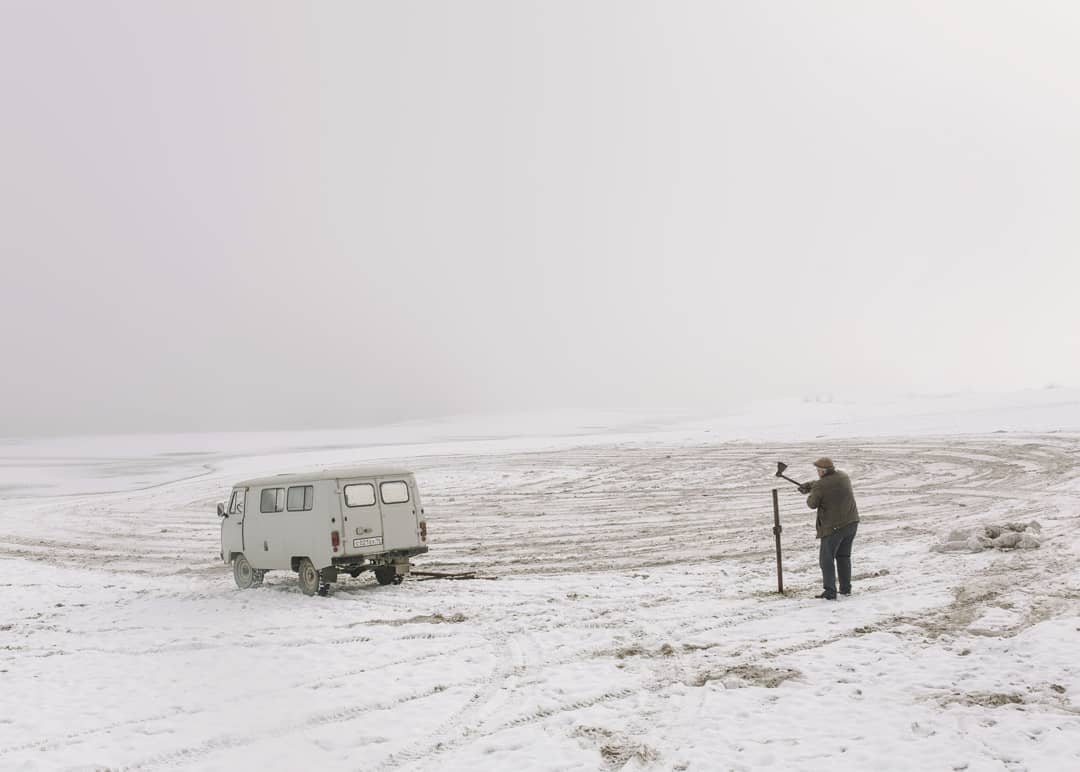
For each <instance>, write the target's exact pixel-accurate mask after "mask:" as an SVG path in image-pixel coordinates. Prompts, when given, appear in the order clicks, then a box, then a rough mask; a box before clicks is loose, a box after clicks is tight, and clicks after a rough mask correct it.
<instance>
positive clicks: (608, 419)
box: [0, 389, 1080, 498]
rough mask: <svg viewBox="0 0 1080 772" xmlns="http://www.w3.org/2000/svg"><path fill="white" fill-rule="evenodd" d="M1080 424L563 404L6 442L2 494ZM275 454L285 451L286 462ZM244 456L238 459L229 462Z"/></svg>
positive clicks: (954, 408)
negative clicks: (571, 449) (302, 425)
mask: <svg viewBox="0 0 1080 772" xmlns="http://www.w3.org/2000/svg"><path fill="white" fill-rule="evenodd" d="M997 431H1004V432H1053V431H1066V432H1071V431H1080V390H1078V389H1046V390H1041V391H1023V392H1013V393H1007V394H950V395H943V396H917V397H905V398H896V399H889V400H881V399H879V400H841V399H837V400H832V401H818V400H798V399H788V400H771V401H761V402H755V403H750V404H747V405H745V406H743V407H742V408H740V409H736V410H731V411H729V412H727V413H725V414H721V415H716V414H712V415H702V414H693V413H691V412H688V411H684V410H653V411H648V410H555V411H544V412H534V413H520V414H501V415H490V416H461V417H453V418H445V419H440V420H430V421H412V422H407V423H399V424H392V425H387V426H378V427H371V428H365V429H340V430H322V431H298V432H230V433H224V432H217V433H205V434H143V435H112V436H92V437H90V436H87V437H59V438H37V439H8V440H0V497H6V498H10V497H21V496H25V495H42V494H54V495H55V494H63V493H92V492H103V491H110V490H119V489H131V488H135V487H147V486H151V485H155V484H158V483H160V482H165V481H167V480H169V479H174V478H173V476H174V475H175V474H176V473H177V471H178V470H181V471H183V472H184V473H185V474H188V475H192V476H194V475H198V474H204V473H206V472H207V471H208V470H210V469H221V468H222V467H223V466H226V467H228V468H229V470H230V472H235V473H238V474H243V473H246V472H247V470H248V468H249V467H250V468H251V469H252V470H254V471H257V472H260V473H261V472H263V471H265V469H266V468H269V467H274V466H275V465H277V464H278V463H279V461H280V463H284V461H285V457H288V463H289V464H296V463H304V464H326V463H356V462H363V461H369V460H389V459H394V458H403V457H415V456H421V455H438V454H443V453H455V452H458V453H459V452H461V450H462V448H467V449H468V451H469V452H470V453H489V452H511V451H513V450H514V449H515V448H518V447H522V448H525V447H527V448H530V449H533V450H543V449H556V448H561V447H566V446H567V445H571V444H592V443H606V442H623V441H626V442H655V441H657V440H663V441H669V442H672V443H682V442H694V443H697V442H701V441H709V442H726V441H735V440H742V441H786V442H799V441H807V440H813V439H817V438H822V437H830V438H852V437H884V436H897V437H907V436H934V435H953V434H986V433H990V432H997ZM272 457H282V458H281V459H278V460H275V459H274V458H272ZM230 460H233V461H230Z"/></svg>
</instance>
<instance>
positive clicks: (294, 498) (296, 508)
mask: <svg viewBox="0 0 1080 772" xmlns="http://www.w3.org/2000/svg"><path fill="white" fill-rule="evenodd" d="M314 494H315V487H314V486H312V485H298V486H296V487H295V488H289V497H288V501H289V511H290V512H307V511H308V510H309V509H311V502H312V499H313V498H314Z"/></svg>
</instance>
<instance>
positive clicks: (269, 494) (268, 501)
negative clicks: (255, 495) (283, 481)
mask: <svg viewBox="0 0 1080 772" xmlns="http://www.w3.org/2000/svg"><path fill="white" fill-rule="evenodd" d="M284 509H285V489H284V488H263V492H262V495H261V496H260V497H259V511H260V512H281V511H282V510H284Z"/></svg>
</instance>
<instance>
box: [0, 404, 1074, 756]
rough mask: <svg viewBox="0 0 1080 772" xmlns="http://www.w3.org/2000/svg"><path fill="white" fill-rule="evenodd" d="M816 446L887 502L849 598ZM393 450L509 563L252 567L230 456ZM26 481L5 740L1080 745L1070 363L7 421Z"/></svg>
mask: <svg viewBox="0 0 1080 772" xmlns="http://www.w3.org/2000/svg"><path fill="white" fill-rule="evenodd" d="M822 454H828V455H830V456H832V457H833V458H834V459H835V460H836V461H837V463H838V465H839V466H840V467H841V468H843V469H845V470H847V471H848V472H850V474H851V476H852V478H853V481H854V483H855V490H856V494H857V496H858V499H859V505H860V510H861V512H862V514H863V522H862V525H861V526H860V530H859V535H858V538H857V539H856V543H855V554H854V568H855V582H854V593H853V594H852V595H851V596H850V597H848V598H841V600H839V601H837V602H827V601H819V600H816V599H814V598H813V596H814V595H815V594H816V593H817V592H819V591H820V587H819V581H820V573H819V571H818V568H817V552H816V547H817V544H816V540H815V539H814V533H813V527H812V526H813V513H812V512H811V511H810V510H808V509H806V507H805V505H804V503H803V499H802V497H800V496H798V495H797V494H796V493H795V492H794V488H793V487H792V486H790V485H788V484H787V483H784V482H783V481H778V480H776V478H775V477H773V476H772V473H773V471H774V470H775V468H776V462H777V461H780V460H783V461H786V462H787V463H789V464H791V468H790V470H789V472H788V474H789V475H792V476H795V477H798V478H800V479H806V478H809V477H810V476H811V466H810V463H811V461H812V460H813V459H814V458H816V457H817V456H819V455H822ZM390 459H392V460H393V461H394V462H395V463H400V464H404V465H407V466H409V467H411V468H413V469H414V470H415V471H416V473H417V477H418V480H419V482H420V485H421V487H422V491H423V493H424V494H425V497H426V501H425V508H426V510H427V514H428V523H429V532H430V542H431V545H432V549H431V552H430V553H429V554H428V555H426V556H424V557H422V558H420V559H417V560H416V561H415V565H416V566H417V567H418V568H428V569H433V570H443V569H446V570H455V571H456V570H475V571H477V572H478V574H479V575H480V576H482V577H491V578H493V580H491V581H485V580H483V579H478V580H475V581H417V580H416V579H409V580H407V581H406V582H405V583H404V584H402V585H401V586H396V587H395V586H389V587H380V586H378V585H377V584H376V583H375V581H374V579H373V578H369V577H368V576H367V575H364V576H362V577H361V578H359V579H349V578H347V577H346V578H345V580H344V581H343V582H341V583H339V584H338V585H336V586H335V587H334V590H333V592H332V593H331V595H330V596H329V597H325V598H324V597H306V596H304V595H302V594H301V593H300V591H299V589H298V588H297V585H296V579H295V577H294V576H292V575H288V574H284V573H278V574H275V573H271V574H269V575H268V576H267V580H266V584H265V585H264V586H263V587H262V588H259V589H256V590H248V591H240V590H237V589H236V587H235V586H234V584H233V581H232V577H231V573H230V571H229V569H228V567H226V566H225V565H222V564H221V563H220V562H219V561H218V519H217V517H216V516H215V514H214V505H215V504H216V502H217V501H220V500H222V499H224V498H225V497H226V495H227V492H228V489H229V486H230V484H231V483H232V482H233V481H234V480H237V479H242V478H244V477H250V476H253V475H254V474H262V473H273V472H279V471H284V470H288V469H291V468H295V467H307V466H312V465H317V464H328V465H333V464H340V463H346V462H365V461H374V460H390ZM774 487H779V488H780V501H781V517H782V520H783V523H784V532H783V545H784V577H785V585H786V588H787V592H786V593H785V594H784V595H780V594H778V593H777V592H776V576H775V569H776V566H775V553H774V539H773V534H772V519H773V515H772V500H771V493H770V491H771V489H772V488H774ZM0 496H2V499H0V769H5V770H7V769H14V770H55V769H87V770H89V769H100V768H123V769H127V768H130V769H162V768H182V769H220V770H226V769H229V770H235V769H265V770H295V769H325V770H352V769H373V768H378V769H424V770H446V769H492V770H502V769H516V770H530V769H545V770H556V769H558V770H564V769H582V770H594V769H631V770H632V769H665V770H668V769H670V770H682V769H689V770H725V769H752V770H756V769H768V768H771V769H777V770H794V769H808V770H814V769H830V770H844V769H847V770H867V769H878V770H884V769H897V770H909V769H919V770H938V769H941V770H951V769H966V770H998V769H1015V770H1019V769H1029V770H1064V769H1078V768H1080V657H1078V656H1077V652H1078V651H1080V528H1078V526H1080V394H1078V393H1077V392H1074V391H1068V390H1047V391H1042V392H1029V393H1025V394H1018V395H1001V396H998V397H975V396H970V395H955V396H950V397H940V398H936V399H920V400H915V399H913V400H901V401H896V402H892V403H881V404H876V405H875V404H866V403H857V404H847V403H843V402H817V401H805V402H792V403H786V404H772V405H767V406H766V405H762V406H752V407H749V408H747V410H745V411H741V412H735V413H732V414H729V415H726V416H720V417H711V418H702V417H699V416H693V415H689V414H675V413H668V414H654V415H643V414H631V413H615V412H611V413H606V414H603V415H599V416H597V415H584V414H557V415H548V416H541V417H539V418H537V417H533V418H530V419H528V420H526V419H525V418H522V417H506V418H505V420H501V421H499V422H494V423H492V422H487V423H478V422H475V421H468V420H465V419H461V420H458V421H448V422H437V423H430V424H414V425H409V426H399V427H388V428H384V429H378V430H366V431H355V432H321V433H304V434H274V435H269V434H260V435H243V434H238V435H187V436H176V437H163V436H156V437H134V438H132V437H107V438H90V439H87V438H81V439H67V440H33V441H31V440H9V441H5V442H2V443H0ZM1033 520H1034V521H1038V523H1039V524H1040V526H1041V532H1040V539H1041V547H1040V548H1038V549H1031V550H1015V551H1000V550H986V551H983V552H979V553H967V552H945V553H942V552H934V551H932V550H931V547H933V546H934V545H937V544H940V543H942V542H943V541H944V540H945V539H946V538H947V537H948V536H949V534H950V533H951V532H952V531H954V530H957V529H963V528H978V527H981V526H984V525H989V524H997V525H1001V524H1004V523H1006V522H1016V523H1019V522H1023V523H1028V522H1030V521H1033Z"/></svg>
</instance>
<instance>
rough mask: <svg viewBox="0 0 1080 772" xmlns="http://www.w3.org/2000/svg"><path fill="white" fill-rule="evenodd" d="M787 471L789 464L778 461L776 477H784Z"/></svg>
mask: <svg viewBox="0 0 1080 772" xmlns="http://www.w3.org/2000/svg"><path fill="white" fill-rule="evenodd" d="M785 469H787V464H785V463H784V462H783V461H777V462H776V476H777V477H780V476H782V475H783V474H784V470H785Z"/></svg>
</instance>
